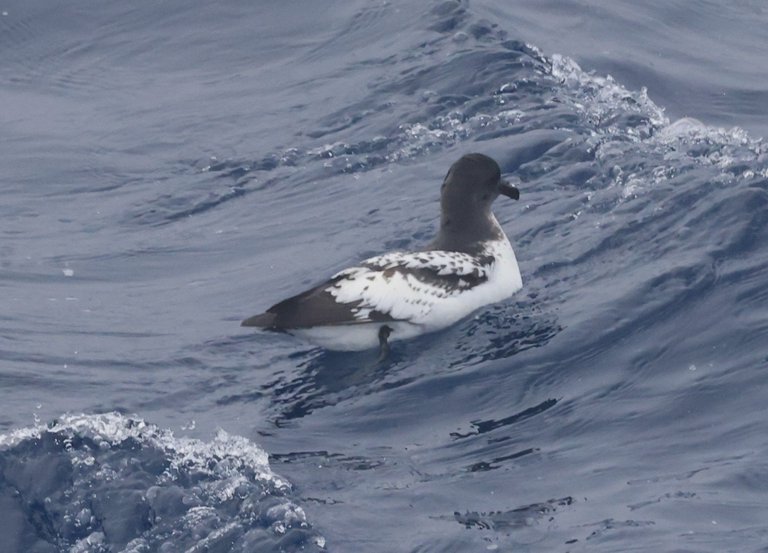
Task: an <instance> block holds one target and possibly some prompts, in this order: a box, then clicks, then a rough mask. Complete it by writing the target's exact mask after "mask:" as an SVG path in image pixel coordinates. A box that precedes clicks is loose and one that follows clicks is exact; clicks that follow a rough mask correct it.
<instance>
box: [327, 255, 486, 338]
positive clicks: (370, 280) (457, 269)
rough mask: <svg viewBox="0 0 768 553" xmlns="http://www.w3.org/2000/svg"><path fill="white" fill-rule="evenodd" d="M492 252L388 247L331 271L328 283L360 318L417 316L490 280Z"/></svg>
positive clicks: (405, 318)
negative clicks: (392, 250)
mask: <svg viewBox="0 0 768 553" xmlns="http://www.w3.org/2000/svg"><path fill="white" fill-rule="evenodd" d="M493 262H494V258H493V257H492V256H481V257H476V256H472V255H468V254H465V253H459V252H447V251H439V250H433V251H424V252H413V253H410V252H409V253H399V252H395V253H389V254H385V255H380V256H377V257H372V258H370V259H367V260H365V261H364V262H362V263H361V264H360V266H358V267H351V268H349V269H345V270H344V271H341V272H339V273H337V274H336V275H334V276H333V279H332V284H331V285H330V286H328V287H327V288H326V291H327V292H328V293H329V294H331V295H332V296H333V297H334V299H335V300H336V301H337V302H339V303H341V304H345V305H350V306H351V308H350V310H351V312H352V315H353V317H354V319H355V321H356V322H375V321H381V320H394V321H410V322H417V323H418V322H419V321H421V320H423V319H425V318H426V317H427V316H428V315H429V313H430V312H431V311H432V309H433V307H434V306H435V304H436V303H438V302H440V301H441V300H445V299H447V298H451V297H454V296H456V295H459V294H461V293H462V292H465V291H468V290H470V289H472V288H474V287H476V286H478V285H480V284H483V283H485V282H487V280H488V278H489V274H490V269H491V267H492V265H493Z"/></svg>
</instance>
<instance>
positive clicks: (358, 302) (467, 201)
mask: <svg viewBox="0 0 768 553" xmlns="http://www.w3.org/2000/svg"><path fill="white" fill-rule="evenodd" d="M499 194H502V195H504V196H507V197H509V198H513V199H515V200H517V199H518V198H519V197H520V192H519V191H518V189H517V188H516V187H514V186H512V185H511V184H509V183H508V182H507V181H505V180H503V179H502V178H501V170H500V168H499V165H498V164H497V163H496V162H495V161H494V160H493V159H491V158H490V157H488V156H486V155H483V154H467V155H465V156H463V157H461V159H459V160H458V161H456V162H455V163H454V164H453V165H452V166H451V168H450V170H449V171H448V174H447V175H446V176H445V179H444V180H443V185H442V189H441V200H440V205H441V210H442V214H441V218H440V230H439V232H438V233H437V237H436V238H435V239H434V240H433V241H432V242H431V243H430V244H429V245H427V246H426V247H425V248H424V249H422V250H420V251H413V252H391V253H386V254H383V255H379V256H376V257H371V258H369V259H366V260H365V261H362V262H361V263H360V264H358V265H357V266H355V267H350V268H348V269H344V270H343V271H340V272H338V273H336V274H335V275H333V276H332V277H331V278H330V279H329V280H327V281H325V282H324V283H322V284H320V285H319V286H316V287H314V288H312V289H310V290H307V291H306V292H302V293H301V294H298V295H296V296H293V297H291V298H288V299H286V300H283V301H281V302H280V303H277V304H275V305H273V306H272V307H270V308H269V309H267V310H266V312H264V313H261V314H259V315H254V316H253V317H250V318H248V319H245V320H244V321H243V322H242V326H250V327H259V328H263V329H266V330H272V331H279V332H287V333H289V334H292V335H295V336H298V337H300V338H303V339H305V340H307V341H309V342H312V343H315V344H317V345H319V346H322V347H324V348H326V349H329V350H340V351H359V350H365V349H368V348H373V347H376V346H378V347H379V348H380V350H381V358H383V357H385V356H386V354H387V352H388V351H389V342H390V341H395V340H404V339H407V338H413V337H415V336H419V335H421V334H425V333H427V332H434V331H436V330H440V329H443V328H446V327H448V326H450V325H452V324H453V323H455V322H457V321H459V320H460V319H462V318H464V317H466V316H467V315H469V314H470V313H472V312H474V311H476V310H477V309H479V308H480V307H483V306H485V305H488V304H491V303H496V302H499V301H502V300H504V299H506V298H508V297H510V296H511V295H512V294H514V293H515V292H517V291H518V290H520V289H521V288H522V286H523V282H522V278H521V277H520V269H519V268H518V266H517V259H516V258H515V252H514V250H513V249H512V246H511V244H510V243H509V239H507V237H506V235H505V234H504V231H503V230H502V228H501V226H500V225H499V222H498V221H497V220H496V217H495V216H494V215H493V213H492V212H491V204H492V203H493V201H494V200H495V199H496V198H497V197H498V196H499Z"/></svg>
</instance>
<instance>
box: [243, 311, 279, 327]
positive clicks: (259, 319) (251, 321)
mask: <svg viewBox="0 0 768 553" xmlns="http://www.w3.org/2000/svg"><path fill="white" fill-rule="evenodd" d="M274 323H275V314H274V313H260V314H259V315H254V316H253V317H248V318H247V319H245V320H244V321H243V322H242V323H240V326H258V327H260V328H269V327H271V326H272V325H273V324H274Z"/></svg>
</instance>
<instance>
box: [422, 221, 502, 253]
mask: <svg viewBox="0 0 768 553" xmlns="http://www.w3.org/2000/svg"><path fill="white" fill-rule="evenodd" d="M503 236H504V231H503V230H502V229H501V226H500V225H499V222H498V221H497V220H496V217H494V215H493V213H491V212H490V211H487V212H479V213H476V214H474V215H471V216H468V215H467V214H466V213H460V214H459V215H458V216H456V215H453V214H451V213H450V212H447V213H446V212H443V215H442V217H441V219H440V230H439V231H438V233H437V236H436V237H435V239H434V240H433V241H432V243H431V244H430V245H429V246H428V247H427V249H428V250H445V251H456V252H464V253H468V254H473V255H474V254H477V253H479V252H480V251H482V249H483V244H484V243H485V242H488V241H489V240H499V239H500V238H502V237H503Z"/></svg>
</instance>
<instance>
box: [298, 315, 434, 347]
mask: <svg viewBox="0 0 768 553" xmlns="http://www.w3.org/2000/svg"><path fill="white" fill-rule="evenodd" d="M382 326H388V327H389V328H390V329H392V332H391V333H390V335H389V339H388V341H389V342H394V341H397V340H405V339H408V338H414V337H416V336H419V335H420V334H424V333H425V332H431V331H430V330H427V329H425V328H423V327H422V326H421V325H416V324H412V323H407V322H402V321H401V322H390V323H359V324H346V325H336V326H314V327H311V328H293V329H291V330H289V332H290V333H291V334H293V335H294V336H298V337H299V338H302V339H304V340H306V341H307V342H311V343H313V344H316V345H318V346H321V347H324V348H325V349H330V350H335V351H362V350H365V349H371V348H376V347H379V329H381V327H382ZM435 330H437V329H435Z"/></svg>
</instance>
